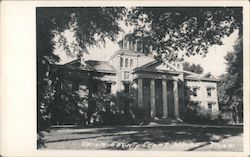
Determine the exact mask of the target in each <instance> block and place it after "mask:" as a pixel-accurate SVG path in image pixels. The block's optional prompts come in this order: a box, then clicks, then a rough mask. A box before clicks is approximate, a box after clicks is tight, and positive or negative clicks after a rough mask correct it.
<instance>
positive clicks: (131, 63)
mask: <svg viewBox="0 0 250 157" xmlns="http://www.w3.org/2000/svg"><path fill="white" fill-rule="evenodd" d="M132 67H133V59H130V68H132Z"/></svg>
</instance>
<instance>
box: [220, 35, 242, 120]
mask: <svg viewBox="0 0 250 157" xmlns="http://www.w3.org/2000/svg"><path fill="white" fill-rule="evenodd" d="M225 59H226V64H227V73H226V74H224V75H222V76H221V82H220V84H219V85H218V91H219V103H220V109H221V110H223V111H231V112H233V113H234V118H235V122H238V121H240V122H242V121H243V41H242V38H240V39H238V41H237V42H236V44H235V46H234V51H233V52H229V53H228V54H227V55H226V56H225Z"/></svg>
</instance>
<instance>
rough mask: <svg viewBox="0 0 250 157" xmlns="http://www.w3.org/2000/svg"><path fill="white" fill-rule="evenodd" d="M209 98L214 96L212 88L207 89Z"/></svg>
mask: <svg viewBox="0 0 250 157" xmlns="http://www.w3.org/2000/svg"><path fill="white" fill-rule="evenodd" d="M207 96H208V97H211V96H212V89H211V88H207Z"/></svg>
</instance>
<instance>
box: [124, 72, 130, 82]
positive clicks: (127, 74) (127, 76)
mask: <svg viewBox="0 0 250 157" xmlns="http://www.w3.org/2000/svg"><path fill="white" fill-rule="evenodd" d="M124 79H125V80H128V79H129V72H128V71H125V72H124Z"/></svg>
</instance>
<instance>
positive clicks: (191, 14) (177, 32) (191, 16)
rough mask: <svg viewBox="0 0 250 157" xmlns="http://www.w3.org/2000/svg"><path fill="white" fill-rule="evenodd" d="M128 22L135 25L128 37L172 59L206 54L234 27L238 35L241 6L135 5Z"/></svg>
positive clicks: (165, 57) (219, 43)
mask: <svg viewBox="0 0 250 157" xmlns="http://www.w3.org/2000/svg"><path fill="white" fill-rule="evenodd" d="M127 23H128V24H130V25H133V26H134V28H135V30H134V32H133V33H132V34H131V35H130V36H131V37H130V38H132V39H135V38H142V40H143V42H144V43H146V45H147V46H148V47H151V48H152V50H153V52H154V53H155V54H157V57H158V58H159V59H163V60H175V59H182V58H183V57H184V55H186V56H190V55H196V54H200V55H203V56H205V55H206V54H207V53H208V48H209V47H210V46H212V45H215V44H217V45H222V44H223V43H222V38H223V37H225V36H229V35H230V34H231V33H232V32H233V31H234V30H235V29H239V30H240V31H239V32H240V34H241V33H242V8H233V7H213V8H207V7H204V8H201V7H195V8H191V7H186V8H181V7H179V8H178V7H176V8H168V7H154V8H152V7H136V8H133V9H132V10H130V11H129V14H128V18H127ZM181 52H183V53H181Z"/></svg>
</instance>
